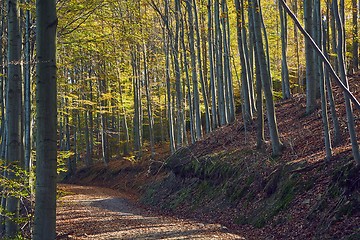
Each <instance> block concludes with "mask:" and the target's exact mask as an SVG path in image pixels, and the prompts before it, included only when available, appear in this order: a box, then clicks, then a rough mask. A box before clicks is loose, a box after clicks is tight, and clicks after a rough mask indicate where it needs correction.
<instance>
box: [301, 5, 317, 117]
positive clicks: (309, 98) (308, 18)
mask: <svg viewBox="0 0 360 240" xmlns="http://www.w3.org/2000/svg"><path fill="white" fill-rule="evenodd" d="M313 6H314V0H304V21H305V30H306V31H307V32H308V33H309V34H310V35H312V32H313V27H314V25H313V17H312V12H313ZM305 57H306V113H307V114H310V113H312V112H313V111H314V110H315V108H316V79H315V69H314V66H315V59H314V50H313V49H312V47H311V44H310V42H309V40H308V39H305Z"/></svg>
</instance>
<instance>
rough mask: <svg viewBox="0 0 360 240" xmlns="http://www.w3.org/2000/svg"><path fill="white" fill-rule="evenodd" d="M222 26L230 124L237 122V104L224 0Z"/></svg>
mask: <svg viewBox="0 0 360 240" xmlns="http://www.w3.org/2000/svg"><path fill="white" fill-rule="evenodd" d="M221 5H222V12H223V15H224V16H223V17H222V26H223V33H224V34H223V39H224V40H223V41H224V75H225V76H226V77H225V87H226V89H225V95H226V103H227V107H226V109H227V110H228V111H227V115H228V122H233V121H235V102H234V88H233V81H232V72H231V64H230V52H231V49H230V47H231V44H230V24H229V21H230V19H229V14H228V12H229V9H228V7H227V3H226V0H222V4H221Z"/></svg>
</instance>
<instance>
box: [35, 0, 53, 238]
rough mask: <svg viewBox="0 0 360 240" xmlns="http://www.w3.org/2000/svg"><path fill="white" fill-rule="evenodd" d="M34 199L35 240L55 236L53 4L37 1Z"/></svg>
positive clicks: (42, 0)
mask: <svg viewBox="0 0 360 240" xmlns="http://www.w3.org/2000/svg"><path fill="white" fill-rule="evenodd" d="M36 17H37V21H36V32H37V34H36V37H37V38H36V42H37V44H36V46H37V52H36V53H37V69H36V70H37V74H36V83H37V90H36V102H37V106H36V112H37V136H36V140H37V144H36V198H35V220H34V236H33V239H34V240H43V239H55V237H56V231H55V220H56V177H57V174H56V157H57V143H56V142H57V141H56V127H57V124H56V121H57V118H56V114H57V106H56V27H57V22H58V20H57V16H56V3H55V0H37V1H36Z"/></svg>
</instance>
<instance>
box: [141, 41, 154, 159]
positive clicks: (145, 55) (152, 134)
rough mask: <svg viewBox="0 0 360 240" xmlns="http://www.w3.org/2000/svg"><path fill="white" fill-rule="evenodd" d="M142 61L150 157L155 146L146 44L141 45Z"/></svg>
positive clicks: (152, 155)
mask: <svg viewBox="0 0 360 240" xmlns="http://www.w3.org/2000/svg"><path fill="white" fill-rule="evenodd" d="M143 58H144V59H143V61H144V80H145V81H144V82H145V91H146V102H147V113H148V120H149V135H150V136H149V137H150V148H151V157H153V158H154V156H155V147H154V144H155V142H154V118H153V116H152V105H151V96H150V86H149V85H150V81H149V75H148V70H147V54H146V45H145V44H144V46H143Z"/></svg>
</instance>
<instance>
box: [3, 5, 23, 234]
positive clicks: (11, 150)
mask: <svg viewBox="0 0 360 240" xmlns="http://www.w3.org/2000/svg"><path fill="white" fill-rule="evenodd" d="M7 7H8V52H7V53H8V82H7V91H6V98H7V99H6V129H7V137H6V139H7V140H6V156H5V159H6V163H7V164H8V165H13V166H16V165H17V166H22V164H23V162H22V161H23V157H22V155H21V153H22V149H21V148H22V141H21V138H22V133H21V113H22V111H21V107H22V101H21V96H22V95H21V93H22V87H21V82H22V74H21V65H20V61H21V36H20V25H19V24H20V23H19V14H20V12H19V5H18V1H17V0H10V1H8V5H7ZM7 178H8V179H15V178H16V176H15V173H14V172H13V171H9V173H7ZM6 211H8V212H9V213H11V214H12V215H13V216H12V217H13V218H6V222H5V234H6V236H8V237H10V238H12V237H15V235H16V233H17V229H18V226H17V224H16V223H15V220H14V219H15V218H17V217H18V214H19V199H18V198H17V197H15V196H8V198H7V199H6Z"/></svg>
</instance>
